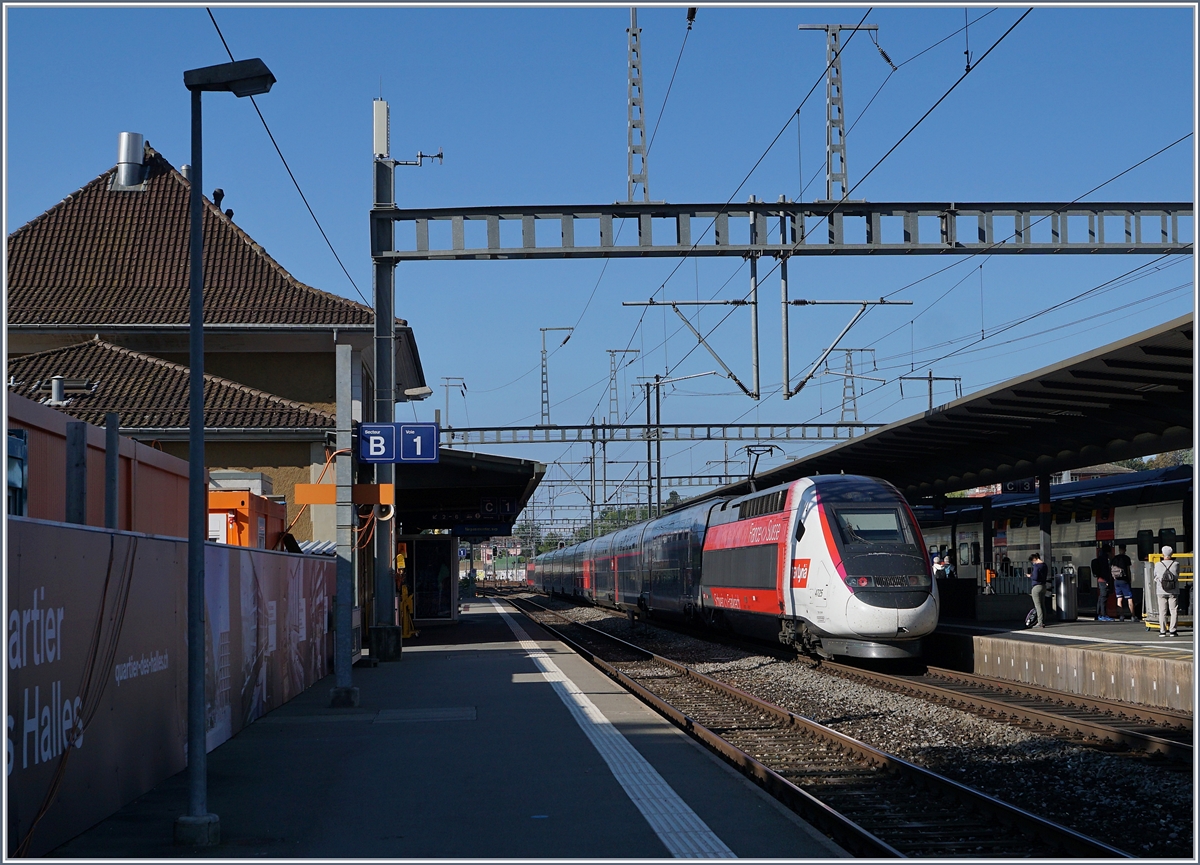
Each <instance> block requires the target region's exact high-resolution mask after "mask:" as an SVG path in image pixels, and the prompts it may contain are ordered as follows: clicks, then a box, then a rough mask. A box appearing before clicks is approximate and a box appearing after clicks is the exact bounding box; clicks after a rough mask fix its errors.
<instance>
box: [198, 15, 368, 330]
mask: <svg viewBox="0 0 1200 865" xmlns="http://www.w3.org/2000/svg"><path fill="white" fill-rule="evenodd" d="M204 11H205V12H207V13H208V17H209V19H210V20H211V21H212V24H213V27H215V28H216V31H217V36H219V37H220V39H221V44H222V45H224V46H225V53H226V54H228V55H229V59H230V60H231V61H232V60H233V59H234V57H233V52H232V51H230V50H229V43H228V42H226V41H225V34H223V33H222V32H221V27H220V25H218V24H217V19H216V17H214V16H213V13H212V9H210V8H209V7H207V6H205V7H204ZM250 104H251V105H253V106H254V111H255V113H256V114H258V119H259V120H261V121H262V125H263V129H265V130H266V131H267V137H268V138H270V139H271V144H272V145H273V146H274V148H275V152H276V153H277V154H279V160H280V161H281V162H282V163H283V167H284V169H285V170H286V171H287V173H288V177H290V178H291V179H292V185H293V186H295V187H296V192H298V193H300V200H301V201H303V202H304V206H305V208H306V209H307V210H308V215H309V216H311V217H312V220H313V222H314V223H315V224H316V226H317V231H319V232H321V237H322V238H323V239H324V240H325V245H326V246H328V247H329V251H330V252H332V253H333V257H334V259H336V260H337V263H338V267H340V268H341V269H342V273H344V274H346V279H348V280H350V285H352V286H353V287H354V291H355V293H357V294H358V296H359V297H361V298H362V302H363V303H365V304H366V305H367V306H369V307H371V309H372V311H374V307H373V306H372V305H371V302H370V301H369V300H367V296H366V295H365V294H363V293H362V290H361V289H359V287H358V283H356V282H355V281H354V277H352V276H351V275H350V271H349V270H347V269H346V265H345V264H343V263H342V257H341V256H340V255H338V253H337V250H336V249H334V248H333V243H332V241H330V239H329V235H327V234H326V233H325V229H324V228H323V227H322V226H321V220H319V219H317V214H316V213H314V212H313V209H312V205H311V204H309V203H308V197H307V196H306V195H305V194H304V190H303V189H301V188H300V181H298V180H296V175H295V174H293V173H292V167H291V166H290V165H288V161H287V159H286V158H285V157H284V155H283V151H282V150H281V149H280V147H279V142H277V141H276V140H275V135H274V134H273V133H272V132H271V127H270V126H269V125H267V118H265V117H263V113H262V110H261V109H259V107H258V102H257V101H256V100H255V98H254V97H253V96H251V97H250Z"/></svg>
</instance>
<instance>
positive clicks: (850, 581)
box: [846, 577, 871, 592]
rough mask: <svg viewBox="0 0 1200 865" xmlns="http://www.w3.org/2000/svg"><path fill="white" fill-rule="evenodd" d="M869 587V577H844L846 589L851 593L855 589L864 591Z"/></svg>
mask: <svg viewBox="0 0 1200 865" xmlns="http://www.w3.org/2000/svg"><path fill="white" fill-rule="evenodd" d="M869 585H871V578H870V577H846V587H847V588H849V589H850V591H852V592H853V591H854V590H855V589H865V588H866V587H867V586H869Z"/></svg>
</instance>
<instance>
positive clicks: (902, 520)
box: [527, 475, 938, 658]
mask: <svg viewBox="0 0 1200 865" xmlns="http://www.w3.org/2000/svg"><path fill="white" fill-rule="evenodd" d="M527 582H528V584H529V585H530V586H531V587H533V588H535V589H537V590H539V591H542V592H545V593H547V594H563V595H573V596H576V597H582V598H586V599H588V600H590V601H591V602H593V603H596V604H601V605H604V606H608V607H613V608H616V609H621V610H627V611H630V612H634V613H636V614H637V615H641V616H646V617H649V618H659V617H661V618H664V619H666V618H675V619H681V620H686V621H692V622H696V623H702V624H705V625H708V626H709V627H713V628H719V629H725V630H729V631H733V632H735V633H739V634H743V635H746V636H754V637H759V638H767V639H771V638H775V637H777V638H778V639H779V641H780V642H782V643H785V644H788V645H792V646H795V647H796V648H798V649H800V650H803V651H809V652H814V653H817V654H819V655H822V656H825V657H838V656H841V657H857V658H908V657H916V656H919V655H920V652H921V648H920V646H921V637H923V636H925V635H927V634H930V633H932V632H933V630H934V628H935V627H936V626H937V620H938V593H937V586H936V584H935V581H934V580H933V574H932V569H931V565H930V562H929V558H928V556H927V555H926V554H925V542H924V540H923V539H922V537H921V532H920V529H919V528H918V527H917V521H916V519H915V518H914V517H913V514H912V511H911V510H909V507H908V505H907V503H906V502H905V501H904V498H903V497H902V496H901V495H900V493H899V492H897V491H896V488H895V487H893V486H892V485H891V484H889V483H887V482H886V481H881V480H877V479H875V478H867V477H858V476H853V475H820V476H817V477H810V478H801V479H800V480H797V481H793V482H791V483H789V484H785V485H783V486H778V487H773V488H771V489H769V490H764V491H759V492H755V493H751V494H749V495H746V496H742V497H738V498H724V499H716V500H708V501H705V502H702V503H700V504H696V505H692V506H690V507H684V508H680V509H679V510H676V511H673V512H671V513H669V514H666V515H664V516H661V517H659V518H657V519H654V520H649V521H647V522H642V523H638V524H637V525H633V526H630V527H628V528H626V529H623V530H621V531H619V532H615V533H613V534H611V535H605V536H604V537H600V538H595V539H594V540H590V541H586V542H584V543H582V544H576V545H574V546H571V547H566V548H565V549H561V550H555V551H553V552H549V553H544V554H542V555H540V556H538V557H537V558H535V559H534V560H533V561H532V562H530V564H529V567H528V572H527Z"/></svg>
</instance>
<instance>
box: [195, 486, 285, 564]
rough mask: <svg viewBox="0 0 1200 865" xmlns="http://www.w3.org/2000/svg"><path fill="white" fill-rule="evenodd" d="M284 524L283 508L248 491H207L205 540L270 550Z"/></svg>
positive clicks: (278, 503)
mask: <svg viewBox="0 0 1200 865" xmlns="http://www.w3.org/2000/svg"><path fill="white" fill-rule="evenodd" d="M286 525H287V505H285V504H283V503H282V502H273V501H270V500H269V499H265V498H263V497H262V496H257V495H255V494H254V493H252V492H250V491H249V490H209V491H208V539H209V540H210V541H216V542H217V543H219V544H232V545H233V546H238V547H257V548H258V549H262V550H273V549H275V548H276V546H277V545H278V544H279V536H280V535H282V534H283V530H284V527H285V526H286Z"/></svg>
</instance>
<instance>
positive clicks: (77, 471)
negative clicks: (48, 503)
mask: <svg viewBox="0 0 1200 865" xmlns="http://www.w3.org/2000/svg"><path fill="white" fill-rule="evenodd" d="M87 428H88V425H87V424H85V423H83V422H82V421H67V512H66V521H67V522H68V523H78V524H79V525H86V524H87Z"/></svg>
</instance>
